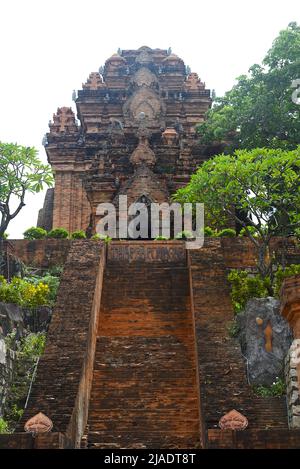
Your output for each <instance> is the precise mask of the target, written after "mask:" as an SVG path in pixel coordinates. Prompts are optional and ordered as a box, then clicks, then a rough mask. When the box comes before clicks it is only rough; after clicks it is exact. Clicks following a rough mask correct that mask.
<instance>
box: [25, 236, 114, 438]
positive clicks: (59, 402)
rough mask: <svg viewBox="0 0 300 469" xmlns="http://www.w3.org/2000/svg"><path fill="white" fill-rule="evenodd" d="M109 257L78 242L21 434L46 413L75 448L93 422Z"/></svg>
mask: <svg viewBox="0 0 300 469" xmlns="http://www.w3.org/2000/svg"><path fill="white" fill-rule="evenodd" d="M104 259H105V256H104V246H103V243H99V242H96V241H87V240H84V241H74V242H73V243H72V246H71V249H70V252H69V255H68V258H67V261H66V264H65V269H64V273H63V276H62V280H61V284H60V288H59V293H58V299H57V303H56V306H55V308H54V312H53V317H52V321H51V324H50V328H49V332H48V336H47V344H46V350H45V353H44V355H43V356H42V358H41V360H40V362H39V365H38V370H37V377H36V381H35V383H34V386H33V388H32V392H31V395H30V400H29V404H28V407H27V409H26V410H25V413H24V416H23V418H22V421H21V423H20V425H19V430H20V431H22V429H23V425H24V422H25V421H26V420H27V419H28V418H30V417H33V416H34V415H35V414H36V413H38V412H43V413H44V414H46V415H47V416H48V417H49V418H50V419H51V420H52V421H53V430H54V432H61V433H64V434H65V435H66V437H67V438H69V439H70V440H71V442H72V444H73V445H74V446H79V444H80V439H81V436H82V434H83V431H84V428H85V425H86V419H87V409H88V403H89V393H90V386H91V377H92V370H93V359H94V351H95V341H96V331H97V321H98V311H99V307H100V301H101V289H102V275H103V268H104Z"/></svg>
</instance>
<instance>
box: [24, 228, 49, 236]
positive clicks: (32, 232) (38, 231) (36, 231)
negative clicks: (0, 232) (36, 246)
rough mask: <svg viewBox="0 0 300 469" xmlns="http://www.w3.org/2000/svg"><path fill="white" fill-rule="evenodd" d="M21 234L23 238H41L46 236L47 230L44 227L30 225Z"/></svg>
mask: <svg viewBox="0 0 300 469" xmlns="http://www.w3.org/2000/svg"><path fill="white" fill-rule="evenodd" d="M23 236H24V239H43V238H46V236H47V231H46V230H44V228H39V227H35V226H32V227H31V228H28V229H27V230H26V231H24V233H23Z"/></svg>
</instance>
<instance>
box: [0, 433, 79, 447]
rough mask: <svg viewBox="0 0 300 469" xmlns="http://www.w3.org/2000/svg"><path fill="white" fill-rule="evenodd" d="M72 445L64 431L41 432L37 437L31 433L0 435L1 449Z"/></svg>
mask: <svg viewBox="0 0 300 469" xmlns="http://www.w3.org/2000/svg"><path fill="white" fill-rule="evenodd" d="M71 447H72V443H71V441H70V440H69V439H68V438H67V437H66V436H65V435H63V434H62V433H47V434H44V435H43V434H40V435H36V436H35V438H33V437H32V435H31V434H29V433H13V434H12V435H0V449H20V448H21V449H49V448H51V449H66V448H71Z"/></svg>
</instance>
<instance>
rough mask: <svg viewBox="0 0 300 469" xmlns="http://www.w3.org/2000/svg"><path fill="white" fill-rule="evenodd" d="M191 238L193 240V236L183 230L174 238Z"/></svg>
mask: <svg viewBox="0 0 300 469" xmlns="http://www.w3.org/2000/svg"><path fill="white" fill-rule="evenodd" d="M191 238H194V236H193V234H192V233H191V232H190V231H188V230H185V231H180V232H179V233H177V235H176V236H175V239H191Z"/></svg>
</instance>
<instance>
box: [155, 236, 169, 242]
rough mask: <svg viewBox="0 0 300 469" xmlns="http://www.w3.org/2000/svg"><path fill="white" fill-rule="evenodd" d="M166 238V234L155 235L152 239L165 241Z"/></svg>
mask: <svg viewBox="0 0 300 469" xmlns="http://www.w3.org/2000/svg"><path fill="white" fill-rule="evenodd" d="M168 239H170V238H167V237H166V236H162V235H160V236H156V238H155V239H154V241H167V240H168Z"/></svg>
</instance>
